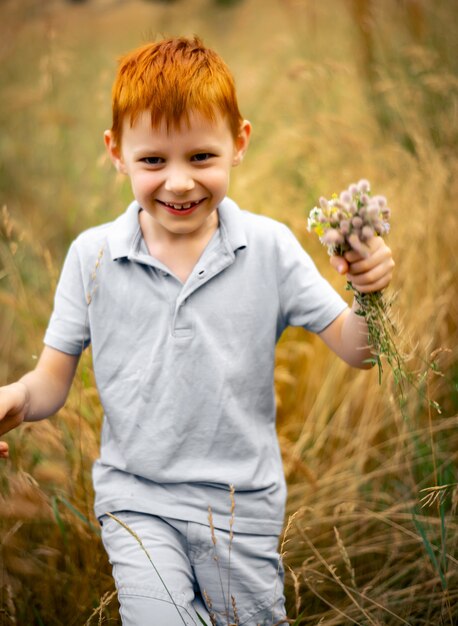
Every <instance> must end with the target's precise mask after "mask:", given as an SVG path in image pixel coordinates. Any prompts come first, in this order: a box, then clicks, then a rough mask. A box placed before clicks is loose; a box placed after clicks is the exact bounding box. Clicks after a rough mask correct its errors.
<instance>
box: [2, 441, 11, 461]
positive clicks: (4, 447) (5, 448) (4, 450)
mask: <svg viewBox="0 0 458 626" xmlns="http://www.w3.org/2000/svg"><path fill="white" fill-rule="evenodd" d="M8 456H9V451H8V444H7V443H6V441H0V459H7V458H8Z"/></svg>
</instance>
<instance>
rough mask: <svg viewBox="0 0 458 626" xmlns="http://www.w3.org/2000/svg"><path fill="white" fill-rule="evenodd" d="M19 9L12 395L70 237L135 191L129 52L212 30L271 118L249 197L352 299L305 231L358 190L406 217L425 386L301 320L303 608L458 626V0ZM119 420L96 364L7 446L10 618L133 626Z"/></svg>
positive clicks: (7, 48)
mask: <svg viewBox="0 0 458 626" xmlns="http://www.w3.org/2000/svg"><path fill="white" fill-rule="evenodd" d="M223 4H228V5H230V6H222V5H223ZM0 13H1V20H0V24H1V26H0V29H1V36H0V41H1V44H0V60H1V64H2V71H1V75H0V84H1V89H2V98H1V101H0V122H1V124H2V134H1V137H0V158H1V169H0V203H1V205H4V209H3V212H2V215H1V232H2V239H1V242H0V258H1V267H0V281H1V282H0V304H1V316H0V343H1V351H2V359H1V363H0V383H1V384H3V383H6V382H9V381H12V380H14V379H16V378H17V377H18V376H19V375H21V374H22V373H23V372H24V371H26V370H28V369H30V368H31V367H33V365H34V363H35V359H36V356H37V355H38V354H39V351H40V349H41V340H42V336H43V332H44V329H45V326H46V323H47V319H48V316H49V314H50V310H51V306H52V296H53V290H54V286H55V282H56V279H57V276H58V272H59V268H60V265H61V263H62V259H63V255H64V254H65V251H66V249H67V246H68V244H69V242H70V241H71V239H72V238H73V237H74V236H75V235H76V234H77V233H78V232H79V231H81V230H82V229H84V228H86V227H87V226H89V225H92V224H94V223H101V222H103V221H107V220H108V219H112V218H113V217H114V216H115V215H117V214H118V213H120V212H121V211H122V210H123V208H124V205H125V204H126V203H127V201H128V199H129V197H130V191H129V189H128V187H127V185H125V184H124V183H121V182H120V181H117V180H116V179H115V177H114V174H113V173H112V172H111V171H110V168H109V165H108V164H107V162H106V160H105V158H104V156H103V146H102V142H101V133H102V131H103V129H104V128H105V126H107V125H108V124H109V92H110V83H111V79H112V75H113V70H114V67H115V62H114V59H115V58H116V56H118V55H119V54H121V53H122V52H124V51H126V50H127V49H129V48H131V47H132V46H134V45H137V44H138V43H141V42H142V41H144V40H145V39H147V38H149V37H150V36H153V35H155V34H156V33H159V34H162V33H165V34H177V33H179V34H182V33H184V34H191V33H194V32H197V33H199V34H201V35H202V36H203V37H204V39H205V41H206V42H207V43H208V44H209V45H212V46H214V47H215V48H217V49H218V50H219V51H220V52H221V53H222V54H223V56H224V57H225V58H226V59H227V61H228V62H229V64H230V65H231V67H232V68H233V70H234V73H235V75H236V78H237V83H238V86H239V93H240V101H241V104H242V109H243V110H244V111H245V115H246V116H247V117H249V118H250V119H251V120H252V122H253V124H254V129H255V132H254V137H253V142H252V146H251V148H250V151H249V154H248V156H247V158H246V160H245V162H244V165H243V168H241V169H239V170H238V171H237V172H236V177H235V178H234V180H233V184H232V195H233V196H234V197H235V198H236V199H237V200H238V201H239V203H240V204H241V205H243V206H245V207H247V208H250V209H252V210H254V211H257V212H262V213H264V214H267V215H271V216H274V217H276V218H277V219H280V220H282V221H284V222H286V223H288V224H289V225H290V226H291V227H292V228H293V229H294V231H295V232H296V234H297V235H298V237H299V238H300V239H301V241H302V242H303V244H304V246H305V247H306V248H307V249H308V250H309V251H310V252H311V254H312V255H313V256H314V258H315V259H316V261H317V264H318V265H319V267H320V269H321V271H322V272H323V273H324V274H325V275H326V276H327V277H328V278H329V279H330V280H331V281H332V283H333V284H334V285H335V286H336V287H337V288H338V289H339V290H341V291H342V292H343V290H344V281H343V279H342V278H340V277H338V276H335V275H334V274H333V273H331V270H330V269H329V266H328V262H327V258H326V255H325V253H324V252H323V249H322V248H321V247H320V246H319V244H318V243H317V242H316V241H315V240H314V239H313V238H312V237H311V236H310V235H308V233H307V232H306V219H305V218H306V215H307V213H308V211H309V209H310V208H311V207H312V206H313V205H314V204H315V203H316V201H317V198H318V197H319V196H320V195H321V194H324V195H329V194H330V193H332V192H333V191H340V189H342V188H343V187H344V186H346V185H348V183H350V182H352V181H354V180H357V179H359V178H361V177H362V176H364V177H366V178H368V179H369V180H371V182H372V184H373V187H374V189H375V190H376V191H377V192H381V193H384V194H385V195H387V196H388V198H389V200H390V205H391V206H392V209H393V220H392V234H391V235H390V244H391V246H392V248H393V250H394V254H395V258H396V261H397V270H396V275H395V278H394V282H393V291H394V292H396V293H397V298H396V302H395V305H394V313H395V315H396V316H397V318H398V319H397V323H398V327H399V329H400V332H399V341H400V343H401V344H402V347H403V350H404V351H405V352H406V354H408V355H409V360H408V364H407V365H408V368H409V371H410V372H411V373H412V375H413V377H414V380H415V385H414V386H410V387H409V388H408V391H407V394H406V398H405V402H404V403H403V404H402V405H401V404H400V402H399V397H398V393H397V389H396V386H395V385H394V383H393V380H392V378H391V376H390V373H389V372H388V371H387V372H385V375H384V377H383V381H382V384H381V385H380V386H379V384H378V381H377V373H376V372H374V371H372V372H358V371H354V370H350V369H349V368H347V367H346V366H345V365H343V364H342V363H340V362H338V361H337V360H336V358H335V357H334V356H333V355H332V354H330V353H329V352H328V351H327V350H326V349H325V348H324V346H322V345H321V343H320V341H319V340H318V339H317V338H316V337H311V336H308V335H306V334H305V333H304V332H303V331H302V330H301V329H290V330H288V331H287V332H286V333H285V335H284V337H283V338H282V340H281V343H280V345H279V347H278V350H277V365H276V389H277V398H278V432H279V437H280V442H281V445H282V451H283V456H284V465H285V472H286V475H287V478H288V484H289V499H288V515H293V514H295V516H294V517H291V520H290V524H289V529H288V535H287V537H286V539H285V541H284V543H283V547H284V550H285V551H286V554H285V557H284V559H285V564H286V566H287V596H288V609H289V612H290V615H291V617H292V618H294V619H295V618H296V616H298V615H301V614H302V617H301V618H300V619H299V620H298V623H300V624H325V625H327V626H331V625H334V624H393V625H395V624H396V625H397V624H411V625H420V624H432V625H439V624H453V623H455V622H456V620H457V615H458V597H457V595H458V592H457V559H458V553H457V546H456V541H457V536H458V535H457V523H456V504H457V490H456V482H457V472H456V468H457V450H458V435H457V425H458V419H457V415H456V412H457V405H458V393H457V392H458V388H457V385H458V366H457V353H456V343H457V319H458V316H457V304H456V303H457V298H456V288H455V286H456V269H457V257H456V230H457V220H456V208H455V204H456V198H457V197H458V194H457V191H458V189H457V182H456V181H457V177H456V173H457V153H456V146H457V100H456V93H457V89H458V78H457V71H456V70H457V67H456V65H457V59H458V55H457V50H456V47H457V43H456V38H455V37H454V30H453V23H454V21H456V17H457V16H456V13H457V10H456V8H455V6H454V4H453V3H452V2H446V1H445V0H439V1H437V2H435V3H430V4H426V3H420V2H413V0H410V1H408V0H405V1H404V2H395V1H394V0H387V2H384V3H383V5H382V3H376V2H372V3H369V2H362V1H357V0H354V1H352V2H350V0H347V1H344V0H329V1H328V2H326V3H323V2H322V3H320V2H318V0H307V1H306V0H277V1H275V2H274V1H273V0H271V1H269V2H263V3H262V8H260V4H259V2H256V1H255V0H241V1H240V2H238V3H222V2H219V3H218V2H216V0H214V1H211V0H189V1H188V0H182V1H181V2H179V1H177V2H175V3H159V2H157V3H154V2H146V1H145V2H141V1H140V0H138V1H134V0H132V1H127V0H126V2H124V3H121V2H116V1H115V0H92V1H90V2H87V3H85V4H84V5H71V4H65V3H64V2H63V1H62V2H61V1H59V0H53V1H50V2H48V3H40V2H38V0H23V2H21V3H16V2H12V1H11V0H4V2H3V3H2V4H1V5H0ZM431 400H434V401H436V402H438V403H439V405H440V406H441V410H442V412H441V413H440V414H439V413H437V412H436V411H435V410H434V409H431V405H430V401H431ZM100 419H101V409H100V407H99V405H98V401H97V393H96V389H95V384H94V380H93V376H92V371H91V362H90V355H89V354H85V355H84V356H83V358H82V361H81V365H80V368H79V371H78V375H77V378H76V381H75V384H74V387H73V389H72V391H71V394H70V397H69V400H68V402H67V405H66V407H65V409H63V410H62V411H60V413H59V415H58V416H56V417H54V418H52V419H50V420H47V421H44V422H41V423H39V424H33V425H30V424H27V425H24V426H23V427H21V428H20V429H18V430H17V431H15V432H13V433H11V434H10V435H8V441H9V443H10V445H11V459H10V460H9V461H8V462H7V463H4V464H3V465H2V466H1V468H0V489H1V497H0V528H1V541H0V546H1V547H0V623H1V624H5V625H6V624H8V625H9V624H20V625H27V626H28V625H29V624H37V625H46V626H52V625H54V624H55V625H58V624H59V625H60V624H66V625H67V624H68V625H71V624H84V623H85V622H86V620H90V623H92V624H96V623H116V621H117V619H118V618H117V605H116V601H115V598H114V597H113V596H112V591H113V583H112V580H111V576H110V568H109V565H108V563H107V559H106V557H105V555H104V552H103V549H102V546H101V543H100V539H99V536H98V532H97V523H96V520H95V519H94V517H93V513H92V497H93V495H92V487H91V480H90V469H91V463H92V461H93V459H94V458H95V457H96V455H97V450H98V444H99V441H98V438H99V424H100ZM443 485H450V486H449V487H444V488H443V489H439V490H437V491H434V488H437V487H440V486H443ZM428 489H430V491H425V490H428ZM431 489H432V491H431ZM428 496H429V500H424V498H425V497H428ZM422 499H423V500H422ZM101 601H102V602H101ZM97 607H100V608H99V609H97ZM91 616H92V617H91Z"/></svg>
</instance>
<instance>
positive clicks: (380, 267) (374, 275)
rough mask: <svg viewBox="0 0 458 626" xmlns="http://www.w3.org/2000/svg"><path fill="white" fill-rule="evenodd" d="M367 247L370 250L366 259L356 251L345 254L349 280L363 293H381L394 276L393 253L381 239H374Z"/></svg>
mask: <svg viewBox="0 0 458 626" xmlns="http://www.w3.org/2000/svg"><path fill="white" fill-rule="evenodd" d="M366 246H367V249H368V250H369V255H368V256H366V257H363V256H362V255H361V254H359V252H357V251H356V250H350V251H349V252H346V253H345V259H346V261H347V262H348V264H349V271H348V273H347V278H348V280H349V281H350V282H351V283H352V285H353V287H354V288H355V289H357V290H358V291H360V292H361V293H370V292H373V291H381V290H382V289H384V288H385V287H387V286H388V284H389V283H390V281H391V278H392V275H393V268H394V261H393V258H392V252H391V250H390V248H389V247H388V246H387V245H386V243H385V242H384V241H383V239H382V238H381V237H373V238H372V239H370V240H369V241H368V242H367V244H366Z"/></svg>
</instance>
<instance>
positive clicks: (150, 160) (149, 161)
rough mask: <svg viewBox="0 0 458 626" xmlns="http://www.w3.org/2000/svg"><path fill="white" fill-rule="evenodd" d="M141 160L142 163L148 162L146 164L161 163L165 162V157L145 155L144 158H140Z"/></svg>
mask: <svg viewBox="0 0 458 626" xmlns="http://www.w3.org/2000/svg"><path fill="white" fill-rule="evenodd" d="M140 161H141V162H142V163H146V165H161V163H163V162H164V159H163V158H162V157H157V156H151V157H144V158H143V159H140Z"/></svg>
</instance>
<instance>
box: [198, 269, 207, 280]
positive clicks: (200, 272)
mask: <svg viewBox="0 0 458 626" xmlns="http://www.w3.org/2000/svg"><path fill="white" fill-rule="evenodd" d="M205 274H206V272H205V270H204V269H202V270H199V271H198V272H197V276H198V278H204V277H205Z"/></svg>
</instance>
